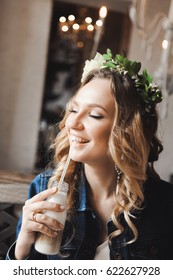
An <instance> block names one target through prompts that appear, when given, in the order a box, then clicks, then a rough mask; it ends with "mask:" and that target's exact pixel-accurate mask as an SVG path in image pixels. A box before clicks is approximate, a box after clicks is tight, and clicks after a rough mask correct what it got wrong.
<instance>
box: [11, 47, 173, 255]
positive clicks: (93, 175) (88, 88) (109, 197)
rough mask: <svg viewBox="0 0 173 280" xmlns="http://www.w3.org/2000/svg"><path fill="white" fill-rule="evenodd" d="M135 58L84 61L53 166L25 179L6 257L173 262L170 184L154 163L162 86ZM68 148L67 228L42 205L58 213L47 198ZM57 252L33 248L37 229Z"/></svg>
mask: <svg viewBox="0 0 173 280" xmlns="http://www.w3.org/2000/svg"><path fill="white" fill-rule="evenodd" d="M139 70H140V63H137V62H134V61H129V60H128V59H127V58H126V57H124V56H120V55H117V56H115V57H113V56H112V53H111V51H110V50H108V51H107V54H105V55H103V56H102V55H100V54H97V55H96V57H95V59H94V60H92V61H88V62H87V63H86V66H85V69H84V73H83V76H82V83H81V86H80V88H79V90H78V91H77V93H76V94H75V95H74V96H73V97H72V99H71V100H70V101H69V103H68V104H67V110H66V113H65V116H64V119H63V120H62V121H61V123H60V125H59V128H60V133H59V134H58V135H57V137H56V139H55V142H54V149H55V157H54V165H53V166H54V167H53V169H52V170H49V171H46V172H44V173H42V174H40V175H38V176H37V177H36V178H35V180H34V181H33V182H32V183H31V186H30V189H29V196H28V200H27V201H26V203H25V205H24V207H23V213H22V216H21V218H20V220H19V223H18V227H17V241H16V242H15V243H14V244H13V245H12V246H11V248H10V249H9V251H8V254H7V259H72V260H73V259H74V260H75V259H79V260H82V259H86V260H89V259H173V240H172V236H173V186H172V185H170V184H169V183H167V182H165V181H163V180H161V179H160V178H159V176H158V174H157V173H156V172H155V170H154V167H153V163H154V161H156V160H157V159H158V156H159V153H160V152H161V151H162V145H161V143H160V141H159V139H158V138H157V135H156V133H157V127H158V115H157V111H156V104H157V103H158V102H160V101H161V99H162V96H161V91H160V89H159V88H158V87H157V86H156V85H155V84H153V83H152V78H151V76H149V75H148V73H147V72H146V70H144V71H143V73H142V74H139ZM69 149H70V155H71V161H70V164H69V168H68V170H67V173H66V177H65V181H66V182H68V183H69V185H70V189H69V193H68V204H67V210H68V217H67V220H66V223H65V227H64V228H63V225H62V224H61V223H59V222H58V221H56V220H54V219H52V218H50V217H48V216H46V214H45V213H44V210H53V211H59V212H63V211H64V209H63V207H61V205H58V204H55V203H51V202H49V201H47V200H46V199H47V198H48V197H49V196H50V195H51V194H52V193H55V192H56V189H54V188H50V186H51V184H52V183H53V182H54V181H55V180H59V179H60V176H61V174H62V170H63V167H64V165H65V162H66V160H67V157H68V154H69ZM62 229H63V238H62V243H61V252H60V254H58V255H53V256H50V255H43V254H40V253H38V252H37V251H36V250H35V249H34V243H35V240H36V234H37V233H38V232H41V233H44V234H46V235H48V236H50V237H55V236H56V235H57V233H58V231H59V230H62Z"/></svg>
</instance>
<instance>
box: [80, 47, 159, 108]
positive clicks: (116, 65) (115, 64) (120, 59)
mask: <svg viewBox="0 0 173 280" xmlns="http://www.w3.org/2000/svg"><path fill="white" fill-rule="evenodd" d="M94 69H109V70H111V71H116V72H117V73H119V74H120V75H126V74H128V75H129V76H130V77H131V79H132V80H133V81H134V85H135V87H136V89H137V93H138V94H139V95H140V96H141V98H142V101H143V102H144V103H145V104H146V111H147V112H149V111H150V109H151V104H156V103H160V102H161V101H162V92H161V89H160V88H159V87H158V86H157V85H156V84H154V83H152V81H153V77H152V76H150V75H149V74H148V73H147V70H146V69H145V70H143V72H142V74H139V71H140V69H141V63H140V62H136V61H131V60H128V59H127V57H126V56H124V55H120V54H117V55H116V56H115V57H113V55H112V52H111V50H110V49H107V53H106V54H103V55H101V54H100V53H97V54H96V56H95V58H94V59H92V60H90V61H89V60H87V61H86V62H85V67H84V69H83V74H82V79H81V82H83V80H84V78H85V77H86V76H87V75H88V73H89V72H90V71H92V70H94Z"/></svg>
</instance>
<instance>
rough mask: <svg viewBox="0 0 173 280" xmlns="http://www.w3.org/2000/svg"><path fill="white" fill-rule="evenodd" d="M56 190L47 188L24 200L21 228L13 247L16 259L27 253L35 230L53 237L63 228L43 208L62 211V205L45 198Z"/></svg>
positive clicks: (23, 257) (34, 238)
mask: <svg viewBox="0 0 173 280" xmlns="http://www.w3.org/2000/svg"><path fill="white" fill-rule="evenodd" d="M56 191H57V188H49V189H47V190H45V191H43V192H41V193H39V194H37V195H35V196H34V197H32V198H31V199H28V200H27V201H26V202H25V205H24V207H23V218H22V225H21V230H20V233H19V236H18V239H17V243H16V248H15V257H16V259H25V258H26V257H27V256H28V255H29V253H30V251H31V247H32V245H33V244H34V243H35V240H36V234H37V232H40V233H44V234H46V235H48V236H50V237H55V236H56V235H57V234H58V231H59V230H62V229H63V225H62V224H61V223H59V222H58V221H57V220H55V219H53V218H51V217H48V216H46V215H45V214H44V211H45V210H50V211H57V212H62V211H64V207H63V206H62V205H59V204H57V203H55V202H49V201H47V200H45V199H47V198H48V197H49V196H50V195H52V194H54V193H56ZM34 216H35V217H34Z"/></svg>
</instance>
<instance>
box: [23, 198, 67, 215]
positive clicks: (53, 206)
mask: <svg viewBox="0 0 173 280" xmlns="http://www.w3.org/2000/svg"><path fill="white" fill-rule="evenodd" d="M26 207H27V206H26ZM29 208H30V212H32V213H34V212H43V211H44V210H50V211H55V212H63V211H64V210H65V207H64V206H63V205H60V204H58V203H56V202H51V201H46V200H44V201H38V202H35V203H32V204H30V205H29Z"/></svg>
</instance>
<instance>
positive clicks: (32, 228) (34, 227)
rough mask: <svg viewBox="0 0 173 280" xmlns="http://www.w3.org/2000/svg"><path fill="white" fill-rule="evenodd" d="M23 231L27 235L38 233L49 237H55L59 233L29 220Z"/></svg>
mask: <svg viewBox="0 0 173 280" xmlns="http://www.w3.org/2000/svg"><path fill="white" fill-rule="evenodd" d="M25 231H27V232H28V233H34V232H40V233H43V234H46V235H48V236H50V237H56V236H57V235H58V232H59V231H58V230H55V229H52V228H51V227H47V226H46V225H45V224H42V223H37V222H33V221H31V220H30V221H28V222H27V224H26V226H25Z"/></svg>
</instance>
